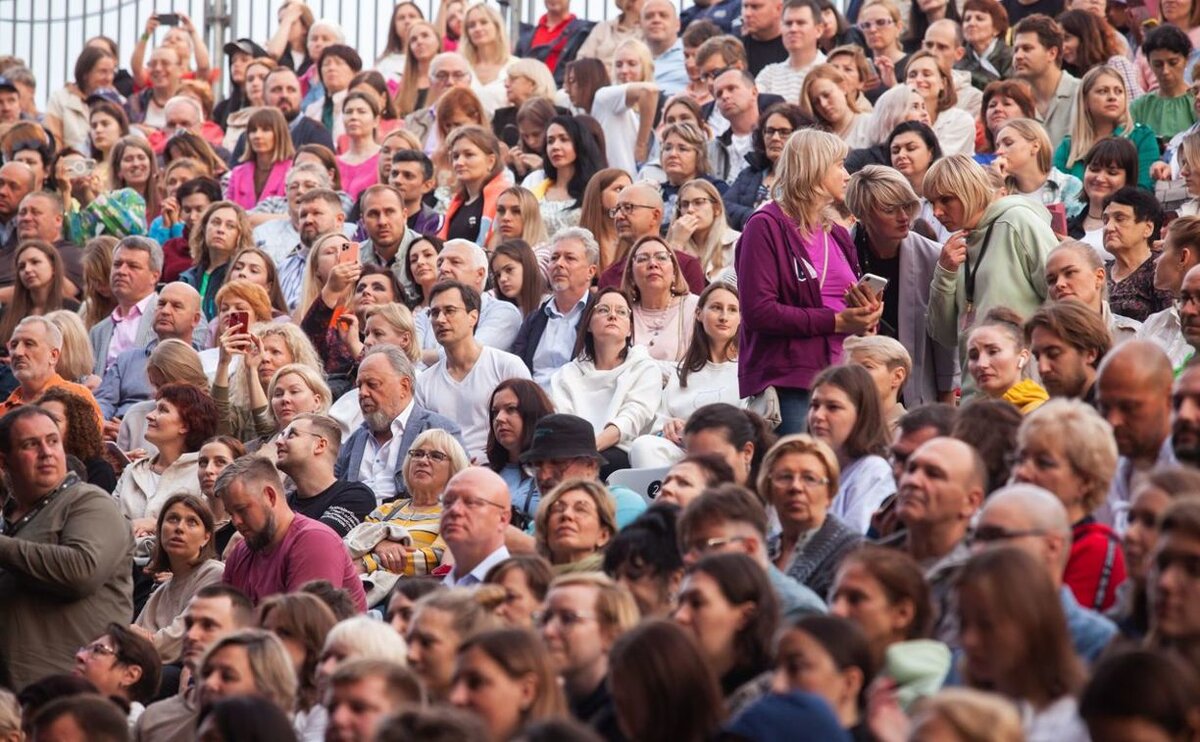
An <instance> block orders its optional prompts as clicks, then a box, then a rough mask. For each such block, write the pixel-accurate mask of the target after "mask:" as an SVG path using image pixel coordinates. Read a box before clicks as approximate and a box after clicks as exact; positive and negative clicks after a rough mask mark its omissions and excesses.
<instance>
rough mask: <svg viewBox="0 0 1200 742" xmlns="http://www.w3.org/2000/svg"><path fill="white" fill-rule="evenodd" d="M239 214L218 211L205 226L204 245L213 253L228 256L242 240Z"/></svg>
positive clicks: (227, 210) (225, 210)
mask: <svg viewBox="0 0 1200 742" xmlns="http://www.w3.org/2000/svg"><path fill="white" fill-rule="evenodd" d="M241 231H242V230H241V227H240V225H239V219H238V213H237V212H236V211H234V210H233V209H217V210H216V211H214V212H213V213H212V214H210V215H209V217H208V223H207V224H205V225H204V244H205V246H206V247H207V248H208V250H209V251H210V252H212V253H216V254H219V255H224V256H228V255H229V253H230V252H232V251H233V248H234V247H236V246H237V243H238V241H239V240H240V239H241Z"/></svg>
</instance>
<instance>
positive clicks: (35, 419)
mask: <svg viewBox="0 0 1200 742" xmlns="http://www.w3.org/2000/svg"><path fill="white" fill-rule="evenodd" d="M0 470H3V472H4V474H5V477H6V479H7V483H8V491H9V497H8V501H7V502H6V503H5V504H4V509H3V518H4V520H3V524H2V525H3V527H2V528H0V595H3V596H4V599H3V600H0V677H9V678H11V680H12V687H14V688H18V689H19V688H23V687H24V686H26V685H28V684H29V683H31V682H33V681H35V680H38V679H40V678H42V677H44V676H46V675H49V674H51V673H66V672H70V671H71V668H72V667H73V666H74V664H75V652H76V650H77V649H78V648H79V647H80V646H82V645H83V644H86V643H88V642H90V641H92V640H93V639H95V638H96V637H97V636H100V635H101V634H103V633H104V629H105V627H106V626H107V625H108V624H109V623H110V622H111V623H119V624H122V625H124V624H127V623H129V617H130V616H132V615H133V601H132V598H131V595H132V592H133V582H132V579H131V574H132V573H131V571H130V565H131V564H132V563H133V531H132V530H131V529H130V527H129V522H128V521H127V520H125V517H124V516H123V515H122V514H121V510H120V508H119V507H118V506H117V503H116V501H115V500H113V498H112V497H111V496H109V494H108V493H107V492H105V491H103V490H101V489H100V488H98V487H93V486H92V485H90V484H86V483H84V482H81V481H80V480H79V477H77V476H76V475H75V474H74V473H68V472H67V454H66V452H65V451H64V450H63V441H62V438H61V437H59V432H58V424H57V423H56V422H55V420H54V418H53V417H51V416H50V413H48V412H46V411H45V410H43V409H41V408H39V407H35V406H32V405H30V406H25V407H21V408H20V409H17V410H13V411H12V412H9V413H8V414H6V415H5V416H4V417H3V418H0Z"/></svg>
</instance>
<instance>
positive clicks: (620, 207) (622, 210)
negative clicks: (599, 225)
mask: <svg viewBox="0 0 1200 742" xmlns="http://www.w3.org/2000/svg"><path fill="white" fill-rule="evenodd" d="M657 208H658V207H657V206H647V205H646V204H628V203H626V204H617V205H616V206H614V207H612V208H611V209H609V210H608V218H609V219H616V218H617V214H632V213H633V210H634V209H657Z"/></svg>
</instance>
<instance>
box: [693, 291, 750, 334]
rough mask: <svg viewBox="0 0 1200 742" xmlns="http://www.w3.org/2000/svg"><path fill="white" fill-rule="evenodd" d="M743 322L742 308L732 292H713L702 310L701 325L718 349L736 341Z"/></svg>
mask: <svg viewBox="0 0 1200 742" xmlns="http://www.w3.org/2000/svg"><path fill="white" fill-rule="evenodd" d="M741 320H742V315H741V306H740V304H739V302H738V298H737V296H735V295H734V294H733V292H731V291H725V290H723V289H718V290H715V291H713V292H712V293H711V294H709V295H708V300H707V301H706V302H705V303H704V306H703V307H701V308H700V323H701V324H702V325H703V327H704V334H706V335H707V336H708V338H709V342H711V343H712V344H713V346H714V347H717V348H720V347H723V346H724V345H725V344H726V343H732V342H735V341H736V339H737V332H738V327H739V326H740V325H741Z"/></svg>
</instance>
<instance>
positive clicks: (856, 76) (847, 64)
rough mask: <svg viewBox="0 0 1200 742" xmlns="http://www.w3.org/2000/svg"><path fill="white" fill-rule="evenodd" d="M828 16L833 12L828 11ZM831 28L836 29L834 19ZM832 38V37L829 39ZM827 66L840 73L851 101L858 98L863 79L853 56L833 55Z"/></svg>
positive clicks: (828, 59)
mask: <svg viewBox="0 0 1200 742" xmlns="http://www.w3.org/2000/svg"><path fill="white" fill-rule="evenodd" d="M829 14H830V16H832V15H833V12H832V11H830V13H829ZM833 23H834V25H833V28H834V29H836V28H837V20H836V19H834V22H833ZM831 38H832V37H831ZM827 61H828V63H829V64H831V65H833V67H834V68H835V69H836V70H837V71H838V72H841V73H842V77H844V78H846V94H847V95H849V96H850V97H851V98H853V99H857V98H858V94H859V93H860V92H862V89H863V79H862V76H861V74H860V72H859V69H858V65H857V64H856V62H855V58H854V55H853V54H834V55H831V56H829V57H828V58H827Z"/></svg>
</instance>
